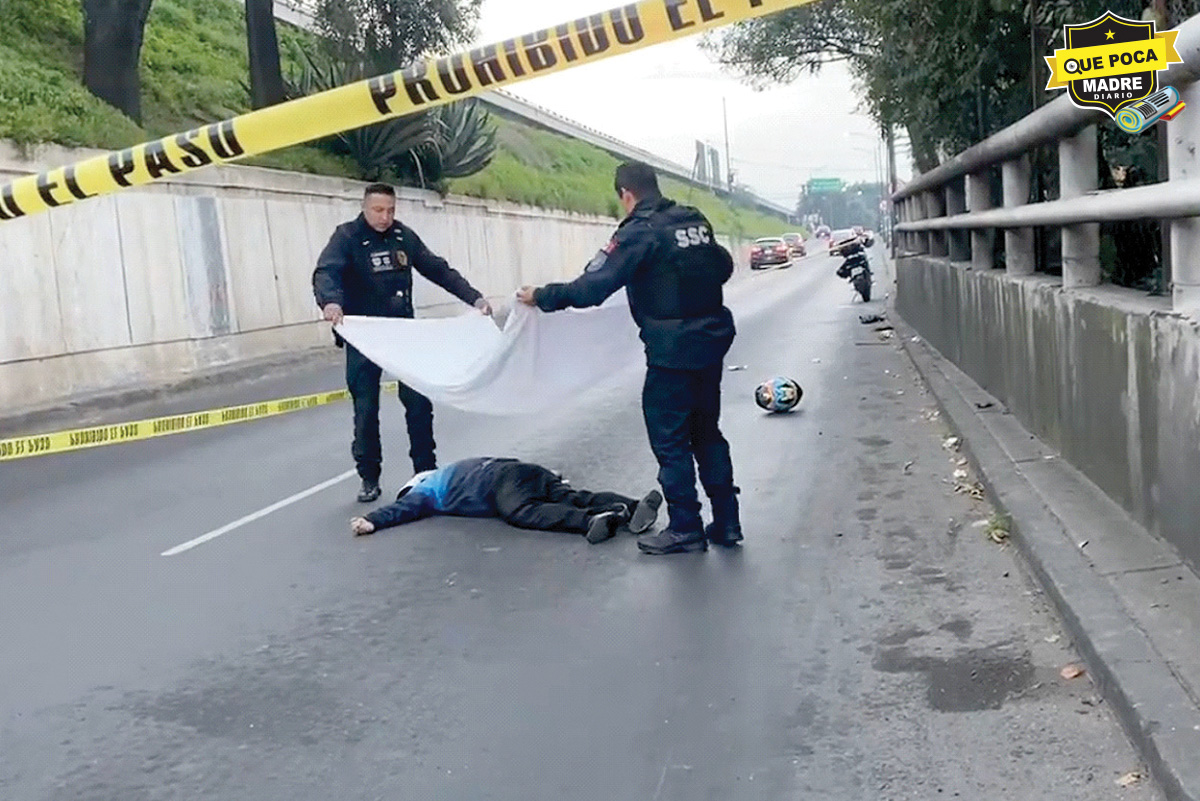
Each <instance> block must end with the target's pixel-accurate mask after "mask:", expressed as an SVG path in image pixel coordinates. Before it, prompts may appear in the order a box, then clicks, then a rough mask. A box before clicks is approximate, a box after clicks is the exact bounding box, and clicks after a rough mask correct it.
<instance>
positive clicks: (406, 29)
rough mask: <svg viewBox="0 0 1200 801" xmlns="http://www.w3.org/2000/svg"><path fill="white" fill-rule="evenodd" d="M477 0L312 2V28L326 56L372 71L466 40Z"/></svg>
mask: <svg viewBox="0 0 1200 801" xmlns="http://www.w3.org/2000/svg"><path fill="white" fill-rule="evenodd" d="M482 2H483V0H318V3H317V12H316V21H317V28H318V30H319V31H320V32H321V34H322V36H324V37H325V40H326V43H327V46H328V47H329V48H330V50H331V55H333V56H335V57H336V58H338V59H340V60H343V61H352V60H356V59H363V60H365V61H366V63H367V64H369V65H370V66H371V68H372V69H373V70H374V71H376V72H386V71H390V70H396V69H399V68H400V67H403V66H405V65H406V64H408V63H409V62H411V61H413V60H415V59H417V58H419V57H421V56H425V55H428V54H430V53H441V52H445V51H447V50H449V49H450V48H451V47H453V46H455V45H461V44H466V43H468V42H470V40H471V39H472V38H473V36H474V33H475V21H476V20H477V19H478V18H479V6H480V5H481V3H482Z"/></svg>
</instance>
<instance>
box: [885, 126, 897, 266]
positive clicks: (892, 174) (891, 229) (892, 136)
mask: <svg viewBox="0 0 1200 801" xmlns="http://www.w3.org/2000/svg"><path fill="white" fill-rule="evenodd" d="M884 135H885V136H886V137H887V149H888V166H887V170H888V185H887V204H888V237H889V239H890V240H891V245H892V260H893V261H895V259H896V204H894V203H892V195H894V194H896V132H895V130H894V129H893V128H892V124H891V123H890V122H889V123H887V125H885V126H884Z"/></svg>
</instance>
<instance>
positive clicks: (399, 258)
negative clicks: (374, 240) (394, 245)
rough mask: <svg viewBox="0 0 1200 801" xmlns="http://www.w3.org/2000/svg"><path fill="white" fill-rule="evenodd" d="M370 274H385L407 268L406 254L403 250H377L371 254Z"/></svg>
mask: <svg viewBox="0 0 1200 801" xmlns="http://www.w3.org/2000/svg"><path fill="white" fill-rule="evenodd" d="M370 260H371V272H373V273H386V272H391V271H393V270H402V269H404V268H405V267H407V266H408V254H407V253H405V252H404V251H403V250H379V251H376V252H374V253H372V254H371V256H370Z"/></svg>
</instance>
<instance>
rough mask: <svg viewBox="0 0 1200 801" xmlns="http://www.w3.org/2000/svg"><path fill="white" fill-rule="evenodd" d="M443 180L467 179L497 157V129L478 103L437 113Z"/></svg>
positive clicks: (464, 104) (463, 103) (454, 105)
mask: <svg viewBox="0 0 1200 801" xmlns="http://www.w3.org/2000/svg"><path fill="white" fill-rule="evenodd" d="M436 128H437V138H438V146H439V148H438V149H439V151H440V154H441V166H442V176H441V177H442V178H466V177H467V176H468V175H474V174H475V173H477V172H479V171H480V170H482V169H484V168H485V167H487V166H488V165H489V164H491V162H492V157H493V156H495V155H496V129H495V128H494V127H492V125H491V116H490V115H489V114H488V112H487V110H486V109H484V108H483V107H482V106H481V105H480V104H479V103H478V101H475V100H465V101H462V102H460V103H452V104H450V105H448V106H442V107H441V108H439V109H438V110H437V120H436Z"/></svg>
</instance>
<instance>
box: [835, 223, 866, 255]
mask: <svg viewBox="0 0 1200 801" xmlns="http://www.w3.org/2000/svg"><path fill="white" fill-rule="evenodd" d="M858 238H859V237H858V234H856V233H855V232H854V229H853V228H839V229H837V230H836V231H834V232H833V234H832V235H831V236H830V237H829V255H830V256H840V255H842V250H841V247H840V246H841V244H842V243H844V242H850V241H858Z"/></svg>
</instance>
